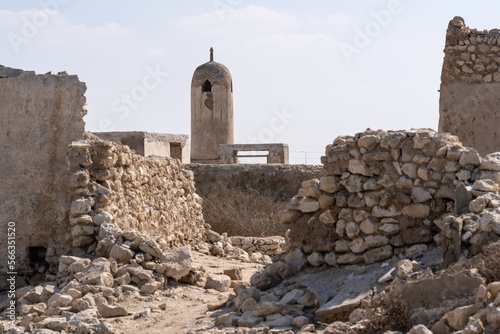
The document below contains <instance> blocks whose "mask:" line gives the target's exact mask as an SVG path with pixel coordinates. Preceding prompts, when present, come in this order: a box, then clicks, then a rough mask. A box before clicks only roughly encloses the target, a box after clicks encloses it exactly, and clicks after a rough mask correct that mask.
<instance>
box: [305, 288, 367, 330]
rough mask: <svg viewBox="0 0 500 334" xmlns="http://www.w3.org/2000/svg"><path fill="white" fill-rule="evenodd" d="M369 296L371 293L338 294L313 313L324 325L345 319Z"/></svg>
mask: <svg viewBox="0 0 500 334" xmlns="http://www.w3.org/2000/svg"><path fill="white" fill-rule="evenodd" d="M371 295H372V292H371V291H368V292H362V293H359V294H352V295H343V294H338V295H336V296H335V297H333V298H332V299H331V300H330V301H328V302H327V303H326V304H324V305H323V306H321V307H320V308H319V309H318V310H317V311H316V312H315V313H316V315H317V316H318V317H319V318H320V321H322V322H326V323H331V322H333V321H336V320H339V319H342V318H347V317H348V316H349V314H351V312H352V311H353V310H354V309H356V308H358V306H359V304H360V303H361V301H362V300H363V299H365V298H369V297H370V296H371Z"/></svg>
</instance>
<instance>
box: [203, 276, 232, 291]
mask: <svg viewBox="0 0 500 334" xmlns="http://www.w3.org/2000/svg"><path fill="white" fill-rule="evenodd" d="M230 286H231V277H229V276H227V275H209V276H208V277H207V281H206V283H205V289H214V290H217V291H220V292H226V291H227V290H229V287H230Z"/></svg>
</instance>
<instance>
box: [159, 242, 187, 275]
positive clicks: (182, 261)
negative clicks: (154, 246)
mask: <svg viewBox="0 0 500 334" xmlns="http://www.w3.org/2000/svg"><path fill="white" fill-rule="evenodd" d="M160 263H162V264H164V265H166V270H165V275H166V276H167V277H173V278H175V279H177V280H178V279H181V278H182V277H183V276H185V275H187V274H188V273H189V271H190V270H191V269H192V268H193V267H192V255H191V249H190V248H189V246H184V247H179V248H176V249H174V250H172V251H166V252H164V253H163V255H162V256H161V259H160Z"/></svg>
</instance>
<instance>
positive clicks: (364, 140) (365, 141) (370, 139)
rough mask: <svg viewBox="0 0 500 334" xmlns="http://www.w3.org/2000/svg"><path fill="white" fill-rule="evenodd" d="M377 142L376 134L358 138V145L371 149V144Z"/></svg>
mask: <svg viewBox="0 0 500 334" xmlns="http://www.w3.org/2000/svg"><path fill="white" fill-rule="evenodd" d="M376 142H377V136H374V135H365V136H363V137H361V138H359V139H358V142H357V144H358V147H362V148H366V149H368V150H369V149H371V148H372V146H373V145H374V144H375V143H376Z"/></svg>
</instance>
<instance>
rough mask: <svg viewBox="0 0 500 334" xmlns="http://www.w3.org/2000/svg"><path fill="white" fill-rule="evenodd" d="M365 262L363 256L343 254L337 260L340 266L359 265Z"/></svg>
mask: <svg viewBox="0 0 500 334" xmlns="http://www.w3.org/2000/svg"><path fill="white" fill-rule="evenodd" d="M363 262H365V258H364V257H363V255H361V254H352V253H348V254H341V255H339V257H338V258H337V263H338V264H358V263H363Z"/></svg>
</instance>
